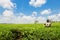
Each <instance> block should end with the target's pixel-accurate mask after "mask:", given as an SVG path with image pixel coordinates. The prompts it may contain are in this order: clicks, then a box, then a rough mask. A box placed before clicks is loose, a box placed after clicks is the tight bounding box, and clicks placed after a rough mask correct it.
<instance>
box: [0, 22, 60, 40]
mask: <svg viewBox="0 0 60 40" xmlns="http://www.w3.org/2000/svg"><path fill="white" fill-rule="evenodd" d="M0 40H60V23H59V22H58V23H52V26H51V27H49V28H47V27H45V26H44V24H0Z"/></svg>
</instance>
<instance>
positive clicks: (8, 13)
mask: <svg viewBox="0 0 60 40" xmlns="http://www.w3.org/2000/svg"><path fill="white" fill-rule="evenodd" d="M13 15H14V13H13V11H12V10H5V11H4V12H3V16H8V17H9V16H10V17H11V16H13Z"/></svg>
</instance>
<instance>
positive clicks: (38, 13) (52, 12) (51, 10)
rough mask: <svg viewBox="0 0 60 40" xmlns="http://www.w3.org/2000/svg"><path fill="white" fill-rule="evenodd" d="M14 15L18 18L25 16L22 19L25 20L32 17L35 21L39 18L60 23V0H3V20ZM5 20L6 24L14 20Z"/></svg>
mask: <svg viewBox="0 0 60 40" xmlns="http://www.w3.org/2000/svg"><path fill="white" fill-rule="evenodd" d="M9 12H10V13H9ZM12 15H14V16H16V18H17V17H18V16H21V15H23V17H22V18H24V17H26V18H25V19H26V20H28V18H29V16H30V17H31V18H32V19H34V17H37V20H41V19H42V20H43V19H44V20H46V19H47V18H51V20H52V19H53V20H54V21H56V20H57V21H60V19H59V17H60V0H5V1H4V0H1V1H0V16H1V17H0V18H1V20H3V19H5V18H6V17H5V16H9V17H10V16H12ZM57 15H59V17H57ZM3 16H4V17H3ZM32 16H33V17H32ZM2 17H3V18H2ZM27 17H28V18H27ZM55 17H57V18H56V19H55ZM11 18H13V17H11ZM39 18H40V19H39ZM13 19H15V18H13ZM25 19H24V21H25ZM5 20H6V21H4V22H9V21H10V22H11V20H12V19H10V20H9V18H7V19H5ZM7 20H8V21H7ZM18 20H20V19H18ZM34 20H35V19H34ZM12 21H13V20H12ZM16 21H17V20H16ZM28 21H29V20H28ZM0 22H3V21H0ZM4 22H3V23H4ZM29 22H30V21H29ZM29 22H27V23H29ZM17 23H18V22H17ZM23 23H25V22H23Z"/></svg>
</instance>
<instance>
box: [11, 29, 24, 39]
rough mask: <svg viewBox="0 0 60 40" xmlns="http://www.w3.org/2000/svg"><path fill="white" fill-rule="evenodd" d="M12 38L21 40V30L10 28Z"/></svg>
mask: <svg viewBox="0 0 60 40" xmlns="http://www.w3.org/2000/svg"><path fill="white" fill-rule="evenodd" d="M10 31H11V32H12V37H13V40H22V37H23V35H22V31H20V30H18V29H11V30H10Z"/></svg>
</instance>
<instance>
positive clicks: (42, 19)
mask: <svg viewBox="0 0 60 40" xmlns="http://www.w3.org/2000/svg"><path fill="white" fill-rule="evenodd" d="M38 21H39V23H45V22H46V18H45V17H42V16H40V17H38Z"/></svg>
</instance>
